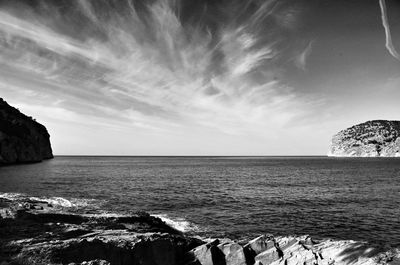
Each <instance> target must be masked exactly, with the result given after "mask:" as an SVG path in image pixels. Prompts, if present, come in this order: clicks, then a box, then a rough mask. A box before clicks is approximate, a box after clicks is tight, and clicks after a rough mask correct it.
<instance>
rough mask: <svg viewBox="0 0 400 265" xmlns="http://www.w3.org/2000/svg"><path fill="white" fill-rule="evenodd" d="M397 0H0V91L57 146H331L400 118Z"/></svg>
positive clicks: (276, 149) (100, 150) (145, 151)
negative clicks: (369, 125) (335, 138)
mask: <svg viewBox="0 0 400 265" xmlns="http://www.w3.org/2000/svg"><path fill="white" fill-rule="evenodd" d="M399 14H400V1H398V0H229V1H228V0H118V1H117V0H57V1H56V0H52V1H45V0H43V1H39V0H20V1H17V0H0V97H2V98H3V99H4V100H6V101H7V102H8V103H9V104H11V105H13V106H15V107H17V108H19V109H20V110H21V111H22V112H23V113H25V114H27V115H29V116H33V117H34V118H35V119H36V120H37V121H38V122H40V123H42V124H44V125H45V126H46V128H47V129H48V131H49V133H50V135H51V142H52V147H53V151H54V153H55V154H56V155H325V154H326V153H327V151H328V147H329V144H330V139H331V137H332V135H334V134H335V133H336V132H338V131H340V130H342V129H345V128H347V127H349V126H352V125H355V124H358V123H361V122H364V121H367V120H373V119H388V120H400V56H399V51H400V15H399Z"/></svg>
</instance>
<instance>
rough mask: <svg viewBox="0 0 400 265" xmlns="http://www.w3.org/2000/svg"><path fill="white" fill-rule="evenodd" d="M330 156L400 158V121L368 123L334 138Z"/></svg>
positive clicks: (349, 129) (346, 130)
mask: <svg viewBox="0 0 400 265" xmlns="http://www.w3.org/2000/svg"><path fill="white" fill-rule="evenodd" d="M328 156H348V157H400V121H386V120H374V121H367V122H364V123H361V124H358V125H354V126H352V127H350V128H347V129H345V130H342V131H340V132H339V133H337V134H336V135H334V136H333V138H332V143H331V147H330V150H329V153H328Z"/></svg>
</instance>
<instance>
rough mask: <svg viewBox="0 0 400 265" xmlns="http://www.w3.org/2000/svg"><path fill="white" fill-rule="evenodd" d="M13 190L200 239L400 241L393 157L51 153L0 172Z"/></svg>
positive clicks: (399, 181)
mask: <svg viewBox="0 0 400 265" xmlns="http://www.w3.org/2000/svg"><path fill="white" fill-rule="evenodd" d="M5 193H7V194H5ZM10 193H12V194H10ZM14 193H18V194H25V195H27V196H35V197H43V198H45V197H46V198H51V197H58V200H61V201H63V200H62V199H60V198H59V197H62V198H65V199H68V200H69V201H70V202H71V203H73V204H72V206H73V207H71V210H74V211H78V212H82V213H83V212H86V213H121V214H127V213H129V212H132V211H137V210H143V211H147V212H149V213H152V214H158V215H161V216H162V217H164V218H169V219H171V220H174V221H175V222H176V224H178V225H180V226H181V227H182V228H184V229H186V230H187V231H189V232H191V233H195V234H200V235H202V236H213V237H217V236H228V237H231V238H236V239H245V238H248V237H254V236H257V235H259V234H261V233H272V234H274V235H292V234H296V235H303V234H310V235H314V236H317V237H319V238H334V239H354V240H363V241H370V242H375V243H387V242H389V243H391V244H392V246H394V247H398V246H400V159H399V158H393V159H389V158H384V159H369V158H362V159H349V158H327V157H56V158H55V159H53V160H49V161H45V162H43V163H39V164H30V165H19V166H7V167H3V168H0V194H3V195H2V196H12V195H13V194H14ZM14 196H16V195H15V194H14ZM56 199H57V198H56Z"/></svg>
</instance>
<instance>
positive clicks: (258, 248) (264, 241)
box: [244, 235, 275, 255]
mask: <svg viewBox="0 0 400 265" xmlns="http://www.w3.org/2000/svg"><path fill="white" fill-rule="evenodd" d="M274 245H275V242H274V241H273V240H271V238H270V237H268V236H266V235H262V236H259V237H257V238H255V239H253V240H251V241H249V243H247V244H246V245H245V246H244V248H245V249H247V250H250V251H252V252H254V253H255V255H258V254H260V253H261V252H264V251H265V250H267V249H270V248H273V247H274Z"/></svg>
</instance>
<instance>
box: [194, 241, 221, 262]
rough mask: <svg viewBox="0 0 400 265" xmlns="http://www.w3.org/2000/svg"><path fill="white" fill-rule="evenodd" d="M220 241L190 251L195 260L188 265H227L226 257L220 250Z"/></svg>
mask: <svg viewBox="0 0 400 265" xmlns="http://www.w3.org/2000/svg"><path fill="white" fill-rule="evenodd" d="M218 244H219V240H218V239H215V240H213V241H211V242H209V243H207V244H203V245H201V246H198V247H196V248H195V249H193V250H191V251H190V255H191V256H192V257H193V258H194V259H192V260H190V261H189V262H187V263H186V264H193V265H194V264H196V265H197V264H198V265H225V264H226V263H225V255H224V253H223V252H222V251H221V249H219V248H218Z"/></svg>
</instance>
